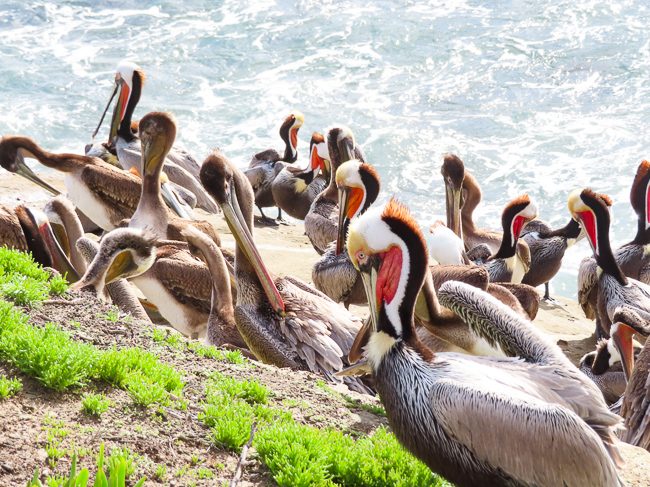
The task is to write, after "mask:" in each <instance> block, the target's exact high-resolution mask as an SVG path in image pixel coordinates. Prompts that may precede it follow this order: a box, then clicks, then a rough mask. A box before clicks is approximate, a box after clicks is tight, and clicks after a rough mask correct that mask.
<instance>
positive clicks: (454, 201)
mask: <svg viewBox="0 0 650 487" xmlns="http://www.w3.org/2000/svg"><path fill="white" fill-rule="evenodd" d="M440 172H441V173H442V178H443V180H444V182H445V203H446V206H447V227H449V229H451V230H452V231H453V232H454V233H455V234H456V235H458V237H459V238H461V239H462V238H463V230H462V226H461V214H460V210H461V208H462V206H463V202H462V194H463V181H464V180H465V165H464V164H463V161H461V160H460V159H459V158H458V157H457V156H455V155H454V154H446V155H445V158H444V160H443V162H442V168H441V169H440Z"/></svg>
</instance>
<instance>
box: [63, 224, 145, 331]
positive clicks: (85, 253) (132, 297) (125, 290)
mask: <svg viewBox="0 0 650 487" xmlns="http://www.w3.org/2000/svg"><path fill="white" fill-rule="evenodd" d="M74 247H75V249H76V252H77V253H78V254H79V255H80V256H81V257H82V258H83V259H84V260H85V262H86V265H90V264H91V263H92V261H93V260H94V259H95V257H96V255H97V252H99V243H97V242H95V241H94V240H91V239H90V238H88V237H85V236H82V237H80V238H79V239H77V240H76V241H75V245H74ZM99 286H100V283H99V282H95V283H89V282H87V281H85V282H83V283H81V284H77V285H76V287H74V286H73V287H74V288H75V289H79V290H80V291H87V292H92V293H93V294H94V295H95V296H99V295H100V294H102V291H101V289H100V288H99ZM105 291H106V292H105V293H103V296H102V299H108V297H110V298H111V301H113V304H115V306H117V307H118V308H120V309H121V310H122V311H124V312H126V313H130V314H131V316H133V317H134V318H137V319H139V320H144V321H148V322H151V319H150V318H149V315H148V314H147V312H146V311H145V309H144V307H143V306H142V304H141V303H140V300H139V299H138V296H137V295H136V294H135V291H134V289H133V287H132V286H131V284H129V283H128V282H127V281H126V279H115V280H114V281H112V282H109V283H108V284H106V287H105Z"/></svg>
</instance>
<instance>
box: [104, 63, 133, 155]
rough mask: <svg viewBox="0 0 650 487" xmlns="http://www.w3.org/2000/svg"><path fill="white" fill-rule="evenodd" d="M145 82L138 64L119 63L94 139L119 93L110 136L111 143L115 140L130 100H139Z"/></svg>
mask: <svg viewBox="0 0 650 487" xmlns="http://www.w3.org/2000/svg"><path fill="white" fill-rule="evenodd" d="M144 82H145V75H144V71H142V69H141V68H140V67H139V66H138V65H137V64H135V63H133V62H131V61H122V62H120V64H118V65H117V72H116V73H115V84H114V85H113V91H112V93H111V97H110V98H109V100H108V103H107V104H106V108H104V112H103V113H102V117H101V119H100V120H99V124H98V125H97V128H96V129H95V132H94V133H93V139H94V138H95V135H97V132H99V128H100V127H101V126H102V122H103V121H104V116H105V115H106V112H107V111H108V108H109V107H110V106H111V102H112V101H113V98H114V97H115V95H116V94H117V95H118V97H117V102H116V104H115V109H114V110H113V118H112V120H111V130H110V133H109V136H108V142H109V144H112V143H113V140H114V138H115V136H117V132H118V130H119V128H120V124H121V123H122V120H123V119H124V115H125V114H126V111H127V107H128V106H129V102H131V101H132V100H133V103H137V102H138V100H139V98H140V93H141V90H142V86H143V85H144ZM132 106H134V105H132ZM127 129H128V130H129V131H130V130H131V127H130V126H129V127H127Z"/></svg>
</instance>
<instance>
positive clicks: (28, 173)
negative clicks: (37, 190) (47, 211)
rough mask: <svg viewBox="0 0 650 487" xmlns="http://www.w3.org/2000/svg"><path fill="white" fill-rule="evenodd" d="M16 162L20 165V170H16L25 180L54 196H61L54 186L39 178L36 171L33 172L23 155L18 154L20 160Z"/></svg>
mask: <svg viewBox="0 0 650 487" xmlns="http://www.w3.org/2000/svg"><path fill="white" fill-rule="evenodd" d="M16 162H17V163H18V169H17V170H16V173H17V174H20V175H21V176H22V177H24V178H25V179H29V180H30V181H31V182H32V183H35V184H38V185H39V186H40V187H41V188H43V189H46V190H47V191H49V192H50V193H52V194H53V195H54V196H58V195H60V194H61V192H60V191H59V190H58V189H56V188H55V187H54V186H51V185H49V184H48V183H46V182H45V181H43V180H42V179H41V178H39V177H38V176H37V175H36V174H34V171H32V170H31V169H30V168H29V166H28V165H27V164H25V160H24V159H23V156H22V154H20V153H19V154H18V159H17V161H16Z"/></svg>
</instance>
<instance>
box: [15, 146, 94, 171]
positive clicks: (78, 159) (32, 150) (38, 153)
mask: <svg viewBox="0 0 650 487" xmlns="http://www.w3.org/2000/svg"><path fill="white" fill-rule="evenodd" d="M15 143H16V145H17V147H18V149H22V150H23V151H25V152H26V153H25V152H23V157H34V158H35V159H36V160H37V161H38V162H40V163H41V164H43V165H44V166H46V167H49V168H52V169H56V170H58V171H63V172H72V171H74V170H75V169H77V168H78V167H80V166H82V165H84V164H89V163H94V162H93V159H94V158H93V157H87V156H80V155H77V154H53V153H51V152H47V151H44V150H43V149H41V148H40V147H39V146H38V145H37V144H36V142H34V141H33V140H32V139H30V138H28V137H17V138H16V140H15Z"/></svg>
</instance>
